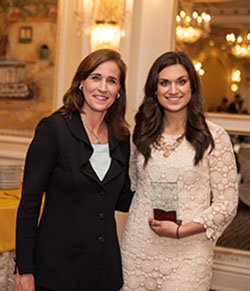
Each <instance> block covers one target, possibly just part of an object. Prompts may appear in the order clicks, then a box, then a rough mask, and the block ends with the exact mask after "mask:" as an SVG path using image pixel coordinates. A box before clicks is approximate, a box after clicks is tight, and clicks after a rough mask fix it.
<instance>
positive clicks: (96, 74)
mask: <svg viewBox="0 0 250 291" xmlns="http://www.w3.org/2000/svg"><path fill="white" fill-rule="evenodd" d="M90 76H99V77H101V76H102V74H99V73H91V74H90ZM108 78H111V79H114V80H117V81H119V79H117V78H116V77H114V76H108Z"/></svg>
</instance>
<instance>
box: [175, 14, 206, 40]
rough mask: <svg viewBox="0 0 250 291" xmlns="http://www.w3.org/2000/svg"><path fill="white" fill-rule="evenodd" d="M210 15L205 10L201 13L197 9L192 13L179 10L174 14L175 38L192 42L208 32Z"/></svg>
mask: <svg viewBox="0 0 250 291" xmlns="http://www.w3.org/2000/svg"><path fill="white" fill-rule="evenodd" d="M210 21H211V16H210V15H209V14H207V13H205V12H202V13H201V15H199V14H198V12H197V11H193V12H192V14H189V13H187V12H185V11H184V10H181V11H180V13H179V14H178V15H177V16H176V39H177V41H180V42H186V43H193V42H196V41H197V40H198V39H199V38H201V37H206V36H208V34H209V32H210Z"/></svg>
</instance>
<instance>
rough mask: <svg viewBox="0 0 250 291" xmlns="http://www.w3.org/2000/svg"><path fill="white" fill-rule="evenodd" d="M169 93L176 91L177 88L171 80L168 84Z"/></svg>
mask: <svg viewBox="0 0 250 291" xmlns="http://www.w3.org/2000/svg"><path fill="white" fill-rule="evenodd" d="M170 93H171V94H176V93H177V88H176V84H175V82H172V83H171V84H170Z"/></svg>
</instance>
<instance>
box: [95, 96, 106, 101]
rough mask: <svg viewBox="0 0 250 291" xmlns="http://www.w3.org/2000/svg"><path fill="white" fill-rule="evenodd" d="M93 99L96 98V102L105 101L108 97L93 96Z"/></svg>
mask: <svg viewBox="0 0 250 291" xmlns="http://www.w3.org/2000/svg"><path fill="white" fill-rule="evenodd" d="M94 97H95V98H96V99H98V100H101V101H102V100H107V99H108V97H106V96H100V95H94Z"/></svg>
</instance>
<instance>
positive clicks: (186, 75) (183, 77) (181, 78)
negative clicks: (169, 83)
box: [159, 75, 189, 80]
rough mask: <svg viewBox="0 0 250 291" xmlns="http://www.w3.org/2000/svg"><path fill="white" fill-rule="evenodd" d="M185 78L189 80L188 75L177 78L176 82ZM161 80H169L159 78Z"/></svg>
mask: <svg viewBox="0 0 250 291" xmlns="http://www.w3.org/2000/svg"><path fill="white" fill-rule="evenodd" d="M185 77H186V78H189V77H188V75H182V76H180V77H179V78H177V79H176V80H180V79H182V78H185ZM159 80H168V79H167V78H159Z"/></svg>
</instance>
